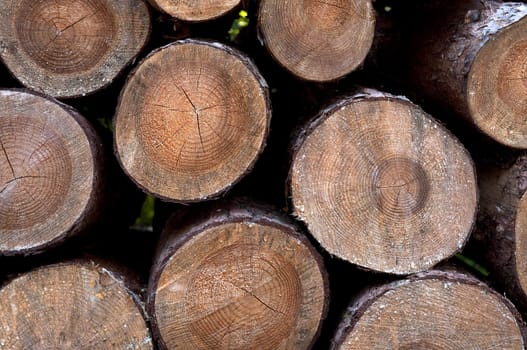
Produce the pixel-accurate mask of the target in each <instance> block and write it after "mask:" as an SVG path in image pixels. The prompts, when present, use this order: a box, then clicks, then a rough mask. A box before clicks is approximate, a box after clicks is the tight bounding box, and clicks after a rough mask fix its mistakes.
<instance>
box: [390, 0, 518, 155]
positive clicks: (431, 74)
mask: <svg viewBox="0 0 527 350" xmlns="http://www.w3.org/2000/svg"><path fill="white" fill-rule="evenodd" d="M426 6H427V8H426V9H425V11H423V12H422V13H420V14H419V17H422V18H423V19H424V20H423V23H421V25H420V26H419V28H415V27H412V28H411V29H410V30H411V31H412V32H413V33H414V35H413V36H414V37H415V38H414V40H413V41H414V43H413V46H412V48H411V50H410V52H408V55H407V56H406V58H407V63H408V65H409V68H410V69H409V72H410V73H409V75H408V76H405V78H406V79H410V80H412V81H413V83H414V84H415V85H416V87H417V89H418V90H419V92H420V93H423V94H424V95H425V96H426V97H427V98H428V99H430V100H431V101H434V102H435V103H436V104H438V105H442V106H445V107H448V108H450V109H451V110H453V111H455V112H457V114H459V115H462V116H464V117H465V118H466V119H467V120H468V121H470V122H472V123H473V124H474V125H475V126H476V127H477V128H478V129H480V130H481V131H482V132H483V133H485V134H486V135H488V136H490V137H491V138H493V139H494V140H496V141H498V142H500V143H502V144H504V145H507V146H509V147H515V148H523V149H525V148H527V124H526V123H525V122H524V118H525V114H526V113H527V97H526V96H527V94H526V92H527V86H526V84H525V77H524V66H525V63H524V57H525V56H526V55H527V41H525V35H524V33H525V31H526V30H527V17H525V15H527V5H526V4H523V3H507V2H505V3H502V2H497V1H489V0H485V1H480V0H470V1H432V2H428V3H427V5H426ZM397 69H399V70H401V69H400V68H399V67H397ZM401 71H404V69H403V70H401Z"/></svg>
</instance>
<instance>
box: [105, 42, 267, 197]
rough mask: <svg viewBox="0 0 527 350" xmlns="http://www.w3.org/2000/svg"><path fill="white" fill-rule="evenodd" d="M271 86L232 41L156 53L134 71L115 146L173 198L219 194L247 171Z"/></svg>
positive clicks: (140, 175)
mask: <svg viewBox="0 0 527 350" xmlns="http://www.w3.org/2000/svg"><path fill="white" fill-rule="evenodd" d="M267 90H268V89H267V85H266V83H265V81H264V80H263V78H262V77H261V76H260V74H259V73H258V71H257V69H256V67H255V66H254V65H253V64H252V63H251V62H250V61H249V60H248V59H247V58H245V57H244V56H243V55H242V54H241V53H239V52H237V51H235V50H233V49H230V48H228V47H227V46H224V45H221V44H217V43H208V42H203V41H196V40H184V41H179V42H175V43H173V44H170V45H168V46H165V47H163V48H161V49H160V50H158V51H155V52H154V53H153V54H151V55H150V56H149V57H147V58H146V59H145V60H144V61H143V62H142V63H141V64H140V65H139V66H138V68H137V69H136V70H135V71H134V72H133V73H132V75H131V77H130V78H129V80H128V82H127V83H126V85H125V88H124V90H123V93H122V95H121V98H120V102H119V105H118V107H117V113H116V118H115V149H116V153H117V157H118V159H119V160H120V162H121V165H122V166H123V168H124V170H125V171H126V172H127V173H128V174H129V175H130V177H131V178H132V179H133V180H134V181H135V182H136V183H137V184H138V185H139V186H140V187H141V188H143V189H144V190H145V191H147V192H149V193H151V194H153V195H156V196H158V197H160V198H163V199H165V200H169V201H174V202H196V201H200V200H204V199H208V198H211V197H215V196H218V195H220V194H221V193H223V192H225V191H226V190H228V189H229V188H230V187H232V186H233V185H234V184H235V183H236V182H237V181H238V180H239V179H240V178H241V177H243V176H244V175H245V174H246V173H248V172H249V171H250V170H251V169H252V167H253V165H254V163H255V161H256V159H257V158H258V156H259V154H260V153H261V151H262V149H263V147H264V146H265V141H266V137H267V133H268V129H269V123H270V119H271V107H270V101H269V95H268V91H267Z"/></svg>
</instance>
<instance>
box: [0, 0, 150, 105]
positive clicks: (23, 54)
mask: <svg viewBox="0 0 527 350" xmlns="http://www.w3.org/2000/svg"><path fill="white" fill-rule="evenodd" d="M149 33H150V15H149V12H148V8H147V6H146V4H145V3H144V2H143V1H142V0H121V1H113V0H74V1H72V0H53V1H51V0H12V1H1V2H0V44H1V45H0V57H1V58H2V60H3V61H4V63H5V64H6V65H7V67H8V68H9V70H10V71H11V72H12V74H13V75H14V76H15V77H16V78H17V79H18V80H19V81H20V82H21V83H22V84H24V85H25V86H26V87H28V88H31V89H33V90H36V91H39V92H42V93H45V94H48V95H52V96H55V97H77V96H83V95H85V94H89V93H92V92H95V91H97V90H99V89H101V88H103V87H105V86H107V85H109V84H110V83H111V82H112V81H113V79H114V78H115V77H116V76H117V75H118V74H119V73H120V72H121V71H122V70H123V69H124V68H125V67H126V66H127V65H128V64H129V63H130V62H131V61H132V60H133V59H134V57H135V56H136V55H137V54H138V53H139V51H140V50H141V49H142V47H143V46H144V45H145V44H146V41H147V39H148V36H149Z"/></svg>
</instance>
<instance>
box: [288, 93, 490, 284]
mask: <svg viewBox="0 0 527 350" xmlns="http://www.w3.org/2000/svg"><path fill="white" fill-rule="evenodd" d="M361 101H389V102H397V103H402V104H405V105H407V106H408V107H410V108H417V109H420V110H421V111H422V112H423V115H424V116H425V117H426V118H428V119H429V120H431V121H432V122H434V124H435V125H437V127H438V129H439V130H441V132H443V133H444V134H445V135H447V137H450V138H451V139H452V140H453V142H454V143H456V144H457V145H458V146H460V148H461V149H462V150H463V152H464V153H465V155H466V157H467V160H468V161H469V162H470V166H471V168H472V171H473V174H474V180H475V184H477V183H478V178H477V174H476V167H475V164H474V160H473V159H472V157H471V155H470V153H469V152H468V150H467V149H466V148H465V146H464V145H463V143H461V141H460V140H459V139H458V138H457V137H456V136H455V135H454V134H452V133H451V132H450V130H448V129H447V128H446V127H445V126H444V125H443V124H441V123H440V122H439V121H437V120H436V119H434V117H432V116H431V115H430V114H428V113H427V112H426V111H424V110H423V109H422V108H421V107H420V106H419V105H416V104H414V103H413V102H411V101H410V100H409V99H408V98H406V97H405V96H396V95H392V94H390V93H386V92H381V91H378V90H375V89H370V88H362V89H360V90H358V91H357V92H356V93H354V94H352V95H349V96H346V97H343V98H340V99H338V100H337V101H336V102H333V103H331V104H330V105H329V106H326V107H324V108H323V109H322V110H321V111H320V112H319V113H318V114H317V115H315V116H314V117H313V118H311V119H310V120H309V121H308V122H307V123H305V124H304V125H302V126H301V127H300V128H299V129H297V130H296V131H295V132H294V133H293V136H292V138H291V142H290V146H289V159H290V160H289V171H288V175H287V179H286V182H285V193H286V196H287V199H288V203H287V205H286V207H287V211H288V212H289V213H290V215H292V216H293V217H294V218H295V219H296V220H297V221H300V222H302V223H303V224H304V225H305V227H306V229H307V231H308V232H309V233H310V235H311V236H312V237H313V238H314V239H315V240H316V241H317V242H318V240H317V239H316V238H315V236H314V235H313V234H312V233H311V231H310V228H309V225H308V223H307V222H305V221H304V220H303V219H302V218H301V216H299V215H297V214H296V212H295V206H294V203H293V196H292V192H291V181H292V177H293V164H294V161H295V159H296V156H297V154H298V153H299V151H300V149H301V148H302V146H303V144H304V142H305V141H306V140H307V138H308V137H309V136H310V135H311V134H312V133H313V131H314V130H315V129H316V128H317V127H319V126H320V125H321V124H322V123H324V122H325V121H326V120H327V119H328V118H329V117H330V116H331V115H332V114H333V113H334V112H336V111H337V110H339V109H340V108H342V107H344V106H348V105H351V104H353V103H355V102H361ZM475 189H476V208H475V210H474V214H473V218H472V225H471V228H470V230H469V231H468V232H467V235H466V237H465V239H464V241H463V242H461V243H462V244H461V247H459V248H458V249H457V250H456V251H454V252H452V254H451V255H449V256H447V257H445V258H444V259H443V260H442V261H444V260H447V259H449V258H451V257H452V256H454V255H456V254H457V253H459V252H461V251H462V250H463V247H464V246H465V245H466V244H467V242H468V240H469V238H470V236H471V234H472V232H474V229H475V227H476V220H477V215H478V213H479V199H480V194H479V188H478V187H477V186H476V188H475ZM318 244H319V245H320V246H322V245H321V244H320V242H318ZM322 247H323V246H322ZM323 249H324V251H326V252H327V253H328V254H330V256H331V257H333V258H335V257H336V258H338V259H340V260H343V261H348V260H346V259H344V258H341V257H339V256H337V255H335V254H332V253H331V252H329V251H328V250H327V249H326V248H325V247H323ZM348 262H349V261H348ZM349 263H351V262H349ZM439 263H441V261H438V262H437V263H436V264H434V265H437V264H439ZM353 265H354V266H356V267H358V268H359V269H360V270H363V271H367V272H372V273H376V274H377V273H384V272H381V271H377V270H373V269H370V268H368V267H365V266H359V265H356V264H353ZM431 268H433V266H432V267H431ZM396 275H408V274H407V273H403V274H396Z"/></svg>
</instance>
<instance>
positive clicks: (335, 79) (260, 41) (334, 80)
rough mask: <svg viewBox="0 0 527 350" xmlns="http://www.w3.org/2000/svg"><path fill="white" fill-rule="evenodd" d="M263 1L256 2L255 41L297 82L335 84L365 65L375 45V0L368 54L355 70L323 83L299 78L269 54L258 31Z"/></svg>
mask: <svg viewBox="0 0 527 350" xmlns="http://www.w3.org/2000/svg"><path fill="white" fill-rule="evenodd" d="M263 1H264V0H259V1H258V9H257V15H256V38H257V41H258V42H259V43H260V46H263V47H264V48H265V50H266V52H267V53H268V54H269V55H271V57H272V58H273V61H274V62H276V63H278V65H279V66H280V67H282V68H283V69H285V70H286V71H287V72H288V73H289V74H290V75H292V76H293V77H295V78H296V79H297V80H299V81H302V82H308V83H315V84H330V83H335V82H338V81H340V80H342V79H344V78H346V77H347V76H348V75H350V74H351V73H353V72H356V71H359V70H361V69H362V68H363V67H364V66H365V65H367V61H368V57H369V55H370V54H371V52H372V49H373V47H374V45H375V42H376V37H377V30H376V29H375V28H376V27H377V12H376V11H375V8H374V6H373V3H374V2H375V0H369V1H370V3H371V12H372V15H373V16H372V18H373V35H372V42H371V44H370V49H369V52H367V53H366V55H365V56H364V59H363V60H362V62H360V63H359V64H358V65H357V66H356V67H355V69H353V70H351V71H350V72H348V73H346V74H344V75H342V76H340V77H336V78H334V79H329V80H323V81H318V80H311V79H307V78H305V77H302V76H299V75H297V74H295V73H294V72H293V71H292V70H291V69H289V68H288V67H286V66H285V65H284V64H282V62H281V61H280V60H278V59H277V58H276V57H275V55H274V54H273V53H272V52H271V50H269V46H268V45H267V40H266V39H265V36H264V35H263V33H262V30H261V29H260V27H261V25H260V23H261V22H260V12H261V8H262V2H263ZM275 1H276V0H275Z"/></svg>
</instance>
